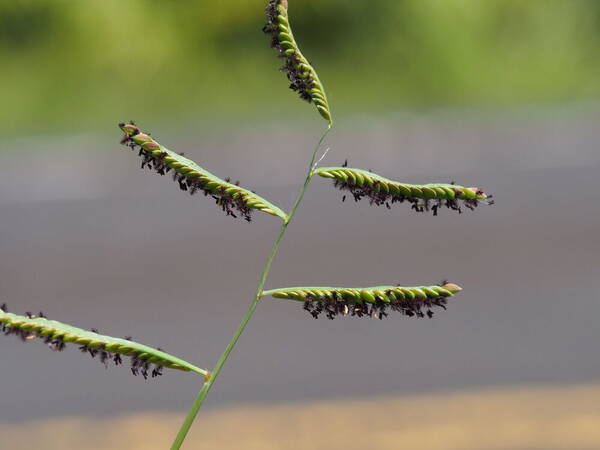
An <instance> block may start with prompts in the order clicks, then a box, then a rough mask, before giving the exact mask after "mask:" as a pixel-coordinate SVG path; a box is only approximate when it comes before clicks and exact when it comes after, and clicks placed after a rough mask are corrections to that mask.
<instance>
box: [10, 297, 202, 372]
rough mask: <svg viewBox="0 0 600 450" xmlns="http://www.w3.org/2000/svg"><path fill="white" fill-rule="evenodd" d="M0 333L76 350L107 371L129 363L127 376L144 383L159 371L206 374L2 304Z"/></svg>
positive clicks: (155, 353) (126, 341) (146, 349)
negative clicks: (126, 359)
mask: <svg viewBox="0 0 600 450" xmlns="http://www.w3.org/2000/svg"><path fill="white" fill-rule="evenodd" d="M0 331H1V332H2V333H4V334H5V335H6V336H10V335H13V336H17V337H18V338H19V339H21V340H22V341H23V342H27V341H30V340H34V339H42V340H43V341H44V343H45V344H46V345H47V346H48V347H49V348H50V349H51V350H53V351H57V352H60V351H63V350H64V349H65V347H66V346H67V344H74V345H77V346H79V350H80V351H81V352H83V353H87V354H89V355H90V356H91V357H92V358H95V357H96V356H98V360H99V361H100V362H101V363H102V364H103V365H104V366H105V367H108V364H109V363H110V362H112V363H114V364H115V365H117V366H118V365H121V364H122V362H123V359H122V358H123V357H129V358H130V360H131V373H133V375H141V376H142V377H144V379H147V378H148V377H149V376H151V377H152V378H155V377H158V376H160V375H162V370H163V368H168V369H176V370H181V371H184V372H195V373H198V374H200V375H203V376H204V377H207V376H208V372H207V371H206V370H203V369H200V368H198V367H196V366H194V365H192V364H190V363H188V362H186V361H183V360H181V359H179V358H176V357H174V356H172V355H169V354H167V353H165V352H163V351H162V350H160V349H154V348H151V347H148V346H146V345H142V344H139V343H137V342H134V341H132V340H131V337H127V338H125V339H119V338H114V337H110V336H104V335H101V334H99V333H98V330H96V329H92V330H91V331H86V330H83V329H81V328H75V327H72V326H70V325H66V324H64V323H61V322H57V321H55V320H49V319H48V318H46V316H45V315H44V314H43V313H41V312H40V313H38V314H37V315H34V314H32V313H30V312H28V313H26V314H25V315H24V316H19V315H16V314H11V313H9V312H8V308H7V307H6V304H3V305H2V306H0Z"/></svg>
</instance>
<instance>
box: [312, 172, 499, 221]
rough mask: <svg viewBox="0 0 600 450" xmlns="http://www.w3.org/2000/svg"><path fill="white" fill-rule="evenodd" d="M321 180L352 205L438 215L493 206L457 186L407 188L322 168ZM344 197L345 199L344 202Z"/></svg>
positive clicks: (476, 191) (472, 191)
mask: <svg viewBox="0 0 600 450" xmlns="http://www.w3.org/2000/svg"><path fill="white" fill-rule="evenodd" d="M314 173H315V174H316V175H319V176H321V177H323V178H330V179H333V180H334V186H335V187H336V188H337V189H340V190H341V191H346V192H348V193H349V194H351V195H352V196H353V198H354V200H355V201H360V200H362V199H363V198H367V199H368V200H369V202H370V203H371V204H372V205H378V206H380V205H385V206H387V207H388V208H390V205H392V204H394V203H404V202H408V203H411V204H412V209H414V210H415V211H418V212H424V211H432V212H433V215H434V216H436V215H437V214H438V210H439V209H440V208H443V207H446V208H449V209H451V210H454V211H458V212H459V213H462V211H463V209H462V206H464V207H466V208H467V209H470V210H473V209H475V208H476V207H477V206H479V205H480V204H481V202H484V203H487V204H488V205H492V204H493V203H494V201H493V200H492V196H491V195H487V194H486V193H485V192H483V191H482V190H481V189H479V188H476V187H464V186H459V185H457V184H443V183H438V184H423V185H417V184H408V183H400V182H399V181H393V180H389V179H387V178H384V177H382V176H380V175H377V174H375V173H372V172H370V171H366V170H362V169H353V168H350V167H322V168H320V169H317V170H316V171H315V172H314ZM345 198H346V196H345V195H344V197H343V200H345Z"/></svg>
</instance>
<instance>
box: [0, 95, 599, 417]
mask: <svg viewBox="0 0 600 450" xmlns="http://www.w3.org/2000/svg"><path fill="white" fill-rule="evenodd" d="M599 118H600V110H598V109H597V108H594V107H590V106H585V105H580V106H571V107H568V108H566V107H564V108H555V109H544V110H542V111H540V110H535V109H521V110H519V111H518V112H517V113H512V114H508V113H504V114H502V113H477V114H475V113H468V112H467V113H465V112H464V111H453V110H448V111H446V112H443V113H442V112H438V113H435V114H408V113H406V114H404V113H403V114H395V115H386V116H382V117H377V118H373V117H362V116H348V117H346V118H344V119H343V120H342V121H341V123H340V124H339V126H338V127H337V129H336V130H335V131H334V132H333V133H332V135H331V136H330V138H329V139H328V140H327V142H326V144H325V146H326V147H330V148H331V150H330V151H329V154H328V155H327V157H326V159H325V160H324V161H323V163H322V164H323V165H337V164H340V163H342V162H343V160H344V159H345V158H348V159H349V160H350V165H351V166H355V167H364V168H372V169H373V170H374V171H377V172H379V173H381V174H382V175H384V176H389V177H392V178H396V179H400V180H405V181H407V182H415V183H425V182H434V181H441V182H447V181H450V180H456V182H458V183H459V184H465V185H469V186H471V185H472V186H480V187H483V188H484V189H485V190H486V191H487V192H491V193H493V194H494V195H495V197H496V200H497V204H496V205H495V206H492V207H481V208H479V209H478V210H476V211H475V212H470V211H468V212H466V213H465V214H462V215H458V214H456V213H454V212H451V211H448V210H443V211H442V212H441V213H440V216H438V217H431V216H430V215H427V214H417V213H414V212H413V211H411V209H410V207H409V206H405V205H400V206H396V207H394V208H393V209H392V210H391V211H388V210H386V209H385V208H377V207H371V206H369V205H368V203H366V202H363V203H358V204H356V203H354V202H348V201H347V202H346V203H342V202H341V193H339V192H338V191H336V190H334V189H333V188H332V186H331V184H330V182H328V181H326V180H323V179H315V180H314V183H313V184H312V185H311V187H310V190H309V192H308V195H307V197H306V201H305V203H304V204H303V205H302V207H301V210H300V211H299V213H298V216H297V220H296V221H295V222H294V223H293V224H292V226H291V227H290V229H289V232H288V234H287V235H286V238H285V241H284V243H283V245H282V248H281V251H280V254H279V256H278V257H277V259H276V261H275V265H274V268H273V271H272V274H271V276H270V278H269V281H268V284H267V285H268V287H269V288H276V287H283V286H287V285H303V284H304V285H323V284H324V285H331V284H333V285H352V286H368V285H377V284H385V283H390V284H393V283H403V284H406V285H415V284H430V283H436V282H438V281H439V280H440V279H442V278H448V279H450V280H452V281H455V282H457V283H459V284H461V285H462V286H463V287H464V288H465V290H464V293H463V294H461V295H460V296H457V297H456V298H455V299H453V300H452V302H451V305H450V307H449V309H448V311H446V312H444V311H440V312H439V313H438V314H437V315H436V317H435V318H434V319H433V320H413V319H406V318H401V317H399V316H396V315H392V317H391V318H388V319H386V320H383V321H379V320H371V319H338V320H335V321H328V320H327V319H325V318H321V319H319V320H314V319H312V318H311V317H310V316H309V315H308V314H307V313H305V312H304V311H302V308H301V305H300V304H298V303H295V302H286V301H282V300H274V299H265V300H264V302H263V303H262V304H261V305H260V306H259V309H258V311H257V314H256V315H255V317H254V319H253V320H252V322H251V324H250V326H249V328H248V330H247V333H246V334H245V335H244V336H243V338H242V340H241V342H240V344H239V346H238V348H237V349H236V350H235V352H234V353H233V355H232V358H231V360H230V362H229V363H228V365H227V367H226V368H225V370H224V371H223V374H222V378H221V379H220V381H219V382H218V383H217V384H216V385H215V388H214V392H213V394H212V395H211V396H210V398H209V401H208V407H209V408H215V407H220V406H223V405H226V404H230V403H232V402H236V403H244V402H287V401H297V400H300V399H302V400H305V399H311V398H319V399H321V398H328V397H331V398H341V397H344V398H346V397H354V396H364V395H374V394H398V393H415V392H424V391H445V390H453V389H468V388H473V387H477V386H497V385H502V386H503V385H538V384H568V383H579V382H585V381H593V380H597V379H598V373H599V371H600V362H599V360H598V358H597V357H596V356H595V354H596V347H597V338H598V333H599V329H598V327H599V325H598V323H597V318H598V317H599V315H600V306H599V304H598V298H599V293H600V288H599V287H598V276H599V275H600V270H599V264H598V253H599V250H600V243H599V240H598V230H599V229H600V214H599V209H598V192H600V178H599V177H598V171H599V169H600V153H599V152H598V142H600V131H599V130H598V127H597V124H598V119H599ZM110 126H113V127H114V124H110ZM141 126H142V127H143V128H145V129H147V130H148V131H151V132H153V135H154V136H155V138H157V139H158V140H159V141H160V142H162V143H163V144H165V145H167V146H168V147H170V148H171V149H173V150H177V151H185V152H186V155H188V156H189V157H191V158H193V159H195V160H196V161H198V162H199V163H201V164H202V165H203V166H205V167H207V168H209V169H210V170H211V171H213V172H214V173H215V174H217V175H219V176H223V177H225V176H230V177H231V178H233V179H240V180H241V181H242V185H244V186H249V187H251V188H252V189H255V190H256V191H257V192H258V193H259V194H261V195H264V196H265V197H267V198H268V199H269V200H272V201H274V202H276V203H278V204H280V205H282V206H283V207H286V208H287V207H288V206H289V205H290V204H291V202H292V200H293V198H294V195H295V192H296V190H297V188H298V185H299V184H300V183H301V182H302V180H303V176H304V170H305V162H306V160H307V158H308V156H309V154H310V151H311V149H312V147H313V146H314V144H315V141H316V139H317V137H318V134H319V132H320V129H321V128H320V124H318V123H316V120H315V123H313V122H307V123H303V122H298V123H295V124H292V123H289V122H280V123H277V122H271V123H265V124H261V125H252V126H249V125H247V126H245V125H237V124H234V123H233V124H230V126H235V127H236V129H237V131H236V132H234V133H225V132H223V130H221V129H216V130H215V129H208V128H206V127H204V128H203V127H202V125H199V127H198V128H197V129H196V131H195V132H190V131H189V129H188V130H182V129H180V128H177V126H176V125H173V124H171V125H168V124H167V125H164V124H163V125H160V124H155V123H152V122H150V123H146V124H141ZM108 127H109V124H107V129H109V128H108ZM119 137H120V136H119V130H118V129H117V128H116V127H114V133H112V134H108V133H106V134H100V135H99V134H93V133H90V134H72V135H68V136H66V137H48V138H13V139H10V140H8V139H7V140H4V141H2V143H1V146H2V148H3V149H10V150H11V151H6V152H5V151H1V152H0V211H1V213H0V218H1V220H0V255H1V258H0V297H1V299H2V300H3V301H6V302H7V303H8V304H9V307H11V310H13V311H14V312H20V313H22V312H24V311H26V310H29V311H34V312H37V311H38V310H40V309H41V310H43V311H44V312H45V313H46V314H47V315H48V316H49V317H51V318H55V319H57V320H62V321H65V322H68V323H74V324H78V325H80V326H82V327H85V328H90V327H97V328H99V329H100V331H102V332H105V333H107V334H113V335H117V336H125V335H132V336H134V338H135V339H137V340H139V341H142V342H144V343H147V344H149V345H153V346H161V347H162V348H165V349H166V350H167V351H170V352H172V353H175V354H177V355H181V356H183V357H186V358H188V359H190V360H192V361H193V362H196V363H198V365H200V366H203V367H211V366H213V365H214V363H215V361H216V359H217V358H218V355H219V354H220V352H221V351H222V349H223V348H224V346H225V345H226V343H227V342H228V339H229V337H230V335H231V334H232V333H233V331H234V330H235V328H236V327H237V324H238V323H239V320H240V318H241V316H242V315H243V312H244V311H245V308H246V307H247V304H248V302H249V301H250V298H251V295H252V292H253V290H254V288H255V285H256V282H257V279H258V276H259V273H260V270H261V267H262V265H263V263H264V261H265V258H266V256H267V253H268V251H269V248H270V245H271V242H272V240H273V238H274V236H275V234H276V232H277V228H278V226H279V223H278V220H277V219H275V218H272V217H270V216H266V215H262V214H255V221H254V222H252V223H251V224H248V223H245V222H243V221H241V220H233V219H232V218H229V217H226V216H225V215H224V214H223V213H222V212H220V211H219V210H218V209H217V208H216V207H215V205H214V204H213V203H212V201H210V200H208V199H205V198H204V197H203V196H195V197H190V196H188V195H187V194H185V193H182V192H180V191H179V189H178V188H177V186H176V184H174V183H173V182H172V181H170V180H169V179H168V177H160V176H158V175H156V174H154V173H150V172H147V171H142V170H140V169H139V161H138V158H137V155H136V154H134V153H132V152H130V151H129V150H128V149H127V148H125V147H121V146H119V145H118V140H119ZM0 354H1V355H2V359H1V361H2V363H1V367H2V387H1V388H0V395H1V397H2V404H3V405H4V406H5V407H4V408H2V409H0V421H2V422H13V421H21V420H24V419H32V418H43V417H47V416H60V415H62V414H69V415H72V414H87V415H89V414H96V415H109V414H114V413H125V412H131V411H141V410H145V409H152V410H157V409H158V410H178V411H183V410H184V409H185V408H187V407H188V406H189V404H190V401H191V400H190V398H189V396H190V393H191V392H194V391H195V390H196V389H197V388H198V387H199V380H198V379H196V378H195V377H193V376H191V375H188V374H180V373H167V374H166V376H164V377H162V378H160V379H157V380H152V381H147V382H144V381H143V379H141V378H134V377H132V376H131V375H130V374H129V373H128V372H129V371H128V369H127V368H123V367H121V368H114V367H111V368H109V370H108V371H106V372H105V371H104V369H103V368H102V367H101V366H100V365H99V363H98V362H97V361H92V360H91V358H89V357H86V356H84V355H80V354H79V353H78V352H77V351H76V350H75V349H70V350H68V351H65V352H63V353H60V354H54V353H52V352H51V351H49V350H48V349H47V348H45V346H44V345H43V344H41V343H28V344H21V343H20V342H18V340H16V339H15V338H6V339H1V340H0ZM7 406H8V407H7Z"/></svg>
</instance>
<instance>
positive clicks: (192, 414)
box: [171, 125, 331, 450]
mask: <svg viewBox="0 0 600 450" xmlns="http://www.w3.org/2000/svg"><path fill="white" fill-rule="evenodd" d="M329 130H331V125H330V126H329V127H328V128H327V130H326V131H325V132H324V133H323V135H322V136H321V139H319V143H318V144H317V146H316V147H315V150H314V152H313V154H312V157H311V159H310V163H309V165H308V172H307V174H306V179H305V180H304V184H303V185H302V188H301V189H300V193H299V194H298V197H297V198H296V201H295V202H294V205H293V206H292V209H291V210H290V213H289V214H288V215H287V217H286V219H285V220H284V221H283V223H282V224H281V228H280V230H279V234H278V235H277V238H275V242H274V243H273V247H272V248H271V253H269V257H268V258H267V262H266V264H265V266H264V268H263V271H262V274H261V276H260V280H259V282H258V286H257V288H256V293H255V295H254V299H253V300H252V303H251V304H250V306H249V307H248V310H247V311H246V314H245V315H244V318H243V319H242V321H241V323H240V325H239V327H238V329H237V330H236V332H235V334H234V335H233V337H232V338H231V341H230V342H229V344H228V345H227V348H226V349H225V351H224V352H223V354H222V355H221V357H220V358H219V361H217V365H216V366H215V368H214V370H213V371H212V373H211V374H210V376H209V377H208V379H207V380H206V382H205V383H204V385H203V386H202V389H201V390H200V392H199V393H198V395H197V396H196V400H194V403H193V404H192V407H191V409H190V411H189V412H188V415H187V417H186V418H185V421H184V422H183V424H182V425H181V428H180V430H179V433H178V434H177V437H176V438H175V441H174V442H173V445H172V446H171V450H179V449H180V448H181V445H182V444H183V441H184V440H185V438H186V437H187V434H188V432H189V431H190V428H191V427H192V424H193V423H194V420H195V419H196V416H197V415H198V412H199V411H200V408H201V407H202V404H203V403H204V400H205V399H206V396H207V395H208V393H209V392H210V389H211V388H212V385H213V384H214V383H215V380H216V379H217V377H218V376H219V373H220V372H221V369H222V368H223V366H224V365H225V363H226V362H227V359H228V358H229V355H230V354H231V352H232V351H233V349H234V347H235V345H236V344H237V342H238V340H239V339H240V336H241V335H242V333H243V332H244V330H245V329H246V326H247V325H248V322H249V321H250V319H251V318H252V315H253V314H254V311H255V310H256V307H257V306H258V303H259V301H260V299H261V297H262V292H263V288H264V287H265V283H266V282H267V277H268V276H269V272H270V271H271V266H272V265H273V260H274V259H275V255H277V251H278V250H279V245H280V244H281V240H282V239H283V236H284V235H285V232H286V230H287V227H288V225H289V224H290V222H291V221H292V219H293V218H294V216H295V215H296V211H297V210H298V207H299V206H300V203H302V199H303V198H304V194H306V189H307V188H308V185H309V184H310V180H311V179H312V176H313V169H314V164H315V160H316V158H317V152H318V151H319V148H321V144H322V143H323V141H324V140H325V137H326V136H327V133H329Z"/></svg>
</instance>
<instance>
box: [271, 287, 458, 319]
mask: <svg viewBox="0 0 600 450" xmlns="http://www.w3.org/2000/svg"><path fill="white" fill-rule="evenodd" d="M461 290H462V288H460V287H459V286H457V285H456V284H453V283H448V282H447V281H443V282H442V283H440V284H439V285H436V286H417V287H403V286H376V287H369V288H339V287H292V288H284V289H275V290H271V291H265V292H264V293H263V295H264V296H268V295H270V296H272V297H275V298H280V299H287V300H297V301H301V302H304V309H305V310H306V311H308V312H309V313H310V314H311V315H312V316H313V317H314V318H315V319H317V318H319V316H320V315H321V314H325V315H326V316H327V318H328V319H334V318H336V317H338V316H342V317H345V316H352V317H354V316H356V317H371V318H377V319H383V318H384V317H387V316H388V313H389V312H399V313H400V314H402V315H404V316H407V317H417V318H423V317H429V318H432V317H433V315H434V312H433V310H432V309H433V308H435V307H440V308H443V309H446V304H447V303H448V298H449V297H452V296H454V294H456V293H458V292H460V291H461Z"/></svg>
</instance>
